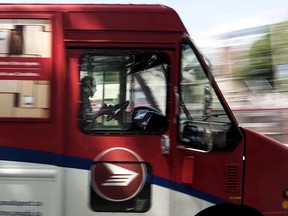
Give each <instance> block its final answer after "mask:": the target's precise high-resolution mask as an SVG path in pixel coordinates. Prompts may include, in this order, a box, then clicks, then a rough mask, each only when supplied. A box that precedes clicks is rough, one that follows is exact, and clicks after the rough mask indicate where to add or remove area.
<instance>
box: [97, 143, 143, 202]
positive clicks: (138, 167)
mask: <svg viewBox="0 0 288 216" xmlns="http://www.w3.org/2000/svg"><path fill="white" fill-rule="evenodd" d="M146 173H147V170H146V166H145V165H144V163H143V161H142V159H141V158H140V156H139V155H137V154H136V153H135V152H133V151H131V150H129V149H126V148H112V149H108V150H106V151H104V152H102V153H101V154H99V155H98V156H97V157H96V158H95V163H94V164H93V165H92V167H91V181H92V188H93V190H94V191H95V192H96V194H97V195H98V196H100V197H101V198H103V199H104V200H107V201H111V202H123V201H127V200H130V199H132V198H133V197H135V196H136V195H137V194H138V193H139V192H140V191H141V190H142V189H143V186H144V185H145V181H146Z"/></svg>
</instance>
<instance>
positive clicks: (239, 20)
mask: <svg viewBox="0 0 288 216" xmlns="http://www.w3.org/2000/svg"><path fill="white" fill-rule="evenodd" d="M0 3H95V4H97V3H105V4H110V3H116V4H124V3H131V4H164V5H167V6H169V7H172V8H174V9H175V10H176V11H177V13H178V14H179V16H180V18H181V19H182V21H183V22H184V25H185V26H186V28H187V30H188V32H189V34H190V35H191V37H192V38H193V40H194V41H195V43H196V45H197V46H198V47H199V48H200V49H201V50H202V52H203V54H204V55H206V57H207V58H209V59H210V60H211V62H212V64H213V74H214V76H215V78H216V80H217V82H218V84H219V87H220V89H221V90H222V92H223V94H224V96H225V98H226V99H227V101H228V103H229V105H230V107H231V108H232V110H233V112H234V114H235V116H236V118H237V120H238V122H239V123H240V125H242V126H244V127H247V128H251V129H253V130H255V131H258V132H260V133H262V134H265V135H267V136H269V137H271V138H273V139H276V140H279V141H281V142H283V143H285V144H288V131H287V129H288V121H287V120H288V39H287V38H288V0H253V1H251V0H249V1H248V0H233V1H231V0H230V1H229V0H217V1H213V0H181V1H175V0H118V1H117V0H116V1H115V0H114V1H112V0H106V1H103V0H102V1H97V0H30V1H29V0H10V1H8V0H6V1H5V0H4V1H3V0H0Z"/></svg>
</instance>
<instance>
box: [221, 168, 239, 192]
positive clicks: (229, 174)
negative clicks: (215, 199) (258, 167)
mask: <svg viewBox="0 0 288 216" xmlns="http://www.w3.org/2000/svg"><path fill="white" fill-rule="evenodd" d="M240 177H241V175H240V165H239V164H226V166H225V191H226V192H231V193H235V192H239V191H240V179H241V178H240Z"/></svg>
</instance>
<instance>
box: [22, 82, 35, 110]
mask: <svg viewBox="0 0 288 216" xmlns="http://www.w3.org/2000/svg"><path fill="white" fill-rule="evenodd" d="M18 82H19V85H18V88H19V93H20V103H19V104H20V107H35V98H34V95H33V93H34V92H33V90H34V81H33V80H19V81H18Z"/></svg>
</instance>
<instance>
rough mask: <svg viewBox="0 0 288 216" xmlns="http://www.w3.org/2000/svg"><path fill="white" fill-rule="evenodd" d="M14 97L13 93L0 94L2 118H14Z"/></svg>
mask: <svg viewBox="0 0 288 216" xmlns="http://www.w3.org/2000/svg"><path fill="white" fill-rule="evenodd" d="M14 97H15V94H13V93H0V101H1V102H0V103H1V106H0V117H13V115H14V112H13V106H14Z"/></svg>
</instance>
